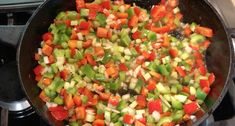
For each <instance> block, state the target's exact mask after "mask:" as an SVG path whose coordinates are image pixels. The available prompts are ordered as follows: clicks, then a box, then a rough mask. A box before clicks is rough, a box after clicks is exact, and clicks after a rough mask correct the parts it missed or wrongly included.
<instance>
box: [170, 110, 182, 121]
mask: <svg viewBox="0 0 235 126" xmlns="http://www.w3.org/2000/svg"><path fill="white" fill-rule="evenodd" d="M183 115H184V111H182V110H178V111H176V112H174V113H173V114H172V116H171V117H172V120H173V121H179V120H181V119H182V117H183Z"/></svg>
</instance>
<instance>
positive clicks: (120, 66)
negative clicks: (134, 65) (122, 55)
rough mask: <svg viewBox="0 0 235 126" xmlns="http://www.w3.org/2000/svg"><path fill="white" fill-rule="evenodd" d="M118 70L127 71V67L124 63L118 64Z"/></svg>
mask: <svg viewBox="0 0 235 126" xmlns="http://www.w3.org/2000/svg"><path fill="white" fill-rule="evenodd" d="M119 69H120V70H121V71H128V67H127V66H126V65H125V64H124V63H120V64H119Z"/></svg>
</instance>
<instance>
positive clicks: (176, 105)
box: [171, 97, 183, 110]
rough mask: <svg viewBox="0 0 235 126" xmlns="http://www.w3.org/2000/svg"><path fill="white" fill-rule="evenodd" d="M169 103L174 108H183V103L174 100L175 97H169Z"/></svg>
mask: <svg viewBox="0 0 235 126" xmlns="http://www.w3.org/2000/svg"><path fill="white" fill-rule="evenodd" d="M171 104H172V107H173V108H174V109H178V110H181V109H182V108H183V105H182V103H181V102H179V101H178V100H176V99H175V98H173V97H172V99H171Z"/></svg>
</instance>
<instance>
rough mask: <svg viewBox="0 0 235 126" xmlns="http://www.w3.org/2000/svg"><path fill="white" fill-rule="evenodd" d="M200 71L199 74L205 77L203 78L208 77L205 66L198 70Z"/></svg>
mask: <svg viewBox="0 0 235 126" xmlns="http://www.w3.org/2000/svg"><path fill="white" fill-rule="evenodd" d="M198 70H199V73H200V74H201V75H203V76H205V75H206V72H207V70H206V67H205V66H204V65H202V66H200V67H199V68H198Z"/></svg>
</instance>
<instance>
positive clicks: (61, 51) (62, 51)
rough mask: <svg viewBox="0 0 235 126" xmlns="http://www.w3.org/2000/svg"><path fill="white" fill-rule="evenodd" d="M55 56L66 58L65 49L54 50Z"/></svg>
mask: <svg viewBox="0 0 235 126" xmlns="http://www.w3.org/2000/svg"><path fill="white" fill-rule="evenodd" d="M53 53H54V55H55V57H64V55H65V51H64V50H63V49H57V48H56V49H54V52H53Z"/></svg>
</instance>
